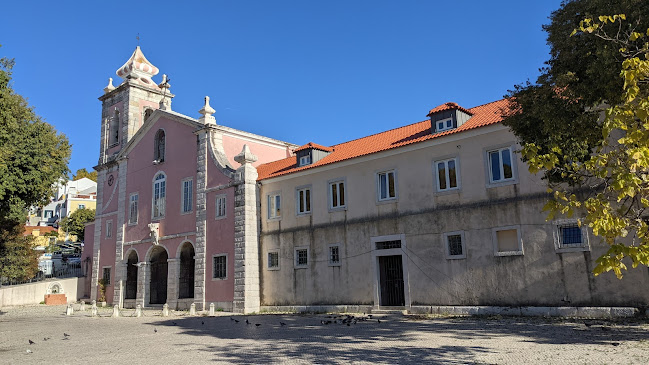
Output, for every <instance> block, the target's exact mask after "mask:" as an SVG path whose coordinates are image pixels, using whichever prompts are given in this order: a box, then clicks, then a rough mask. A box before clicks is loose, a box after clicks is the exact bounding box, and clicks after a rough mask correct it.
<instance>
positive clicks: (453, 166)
mask: <svg viewBox="0 0 649 365" xmlns="http://www.w3.org/2000/svg"><path fill="white" fill-rule="evenodd" d="M458 167H459V166H458V158H457V157H455V158H449V159H445V160H439V161H435V162H434V164H433V173H434V174H435V182H436V184H437V191H449V190H455V189H459V188H460V179H459V168H458Z"/></svg>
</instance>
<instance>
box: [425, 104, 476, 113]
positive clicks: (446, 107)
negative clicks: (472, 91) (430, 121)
mask: <svg viewBox="0 0 649 365" xmlns="http://www.w3.org/2000/svg"><path fill="white" fill-rule="evenodd" d="M453 109H458V110H461V111H463V112H465V113H467V114H469V115H473V113H472V112H471V111H469V110H468V109H464V108H462V107H461V106H459V105H457V104H456V103H452V102H449V103H444V104H442V105H438V106H436V107H434V108H433V109H431V110H430V111H429V112H428V115H426V116H427V117H430V115H431V114H433V113H438V112H443V111H446V110H453Z"/></svg>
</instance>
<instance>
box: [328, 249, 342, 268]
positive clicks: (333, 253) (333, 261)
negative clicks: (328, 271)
mask: <svg viewBox="0 0 649 365" xmlns="http://www.w3.org/2000/svg"><path fill="white" fill-rule="evenodd" d="M329 266H340V245H338V244H335V245H330V246H329Z"/></svg>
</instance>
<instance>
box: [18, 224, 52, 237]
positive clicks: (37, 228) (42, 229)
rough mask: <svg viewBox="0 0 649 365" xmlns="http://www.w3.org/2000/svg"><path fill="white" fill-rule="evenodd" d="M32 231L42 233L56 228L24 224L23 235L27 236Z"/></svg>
mask: <svg viewBox="0 0 649 365" xmlns="http://www.w3.org/2000/svg"><path fill="white" fill-rule="evenodd" d="M33 231H39V234H41V235H43V234H45V233H49V232H56V231H58V230H57V229H56V228H54V227H50V226H25V232H23V236H29V235H31V234H32V232H33Z"/></svg>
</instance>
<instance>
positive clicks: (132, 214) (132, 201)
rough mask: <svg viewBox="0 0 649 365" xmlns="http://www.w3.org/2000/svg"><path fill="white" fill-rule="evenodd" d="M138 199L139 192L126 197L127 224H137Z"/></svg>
mask: <svg viewBox="0 0 649 365" xmlns="http://www.w3.org/2000/svg"><path fill="white" fill-rule="evenodd" d="M138 200H139V194H138V193H133V194H131V195H130V196H129V199H128V224H137V215H138V210H137V202H138Z"/></svg>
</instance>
